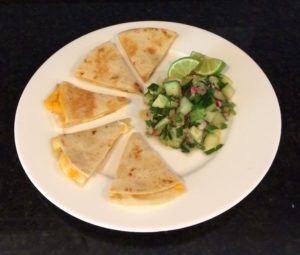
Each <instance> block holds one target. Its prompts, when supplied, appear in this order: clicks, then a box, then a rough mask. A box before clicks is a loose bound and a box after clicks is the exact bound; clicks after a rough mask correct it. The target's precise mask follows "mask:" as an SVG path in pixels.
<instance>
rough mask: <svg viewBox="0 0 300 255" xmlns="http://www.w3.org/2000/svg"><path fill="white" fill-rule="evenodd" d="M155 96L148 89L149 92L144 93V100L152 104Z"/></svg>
mask: <svg viewBox="0 0 300 255" xmlns="http://www.w3.org/2000/svg"><path fill="white" fill-rule="evenodd" d="M153 98H154V96H153V95H152V94H151V93H150V92H149V91H147V93H146V94H145V95H144V100H145V103H146V104H150V103H151V102H152V100H153Z"/></svg>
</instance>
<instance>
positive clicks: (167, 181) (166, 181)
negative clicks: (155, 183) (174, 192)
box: [162, 179, 173, 183]
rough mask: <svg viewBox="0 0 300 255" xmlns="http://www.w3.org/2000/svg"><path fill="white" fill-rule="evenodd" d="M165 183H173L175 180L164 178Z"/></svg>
mask: <svg viewBox="0 0 300 255" xmlns="http://www.w3.org/2000/svg"><path fill="white" fill-rule="evenodd" d="M162 182H163V183H173V180H168V179H162Z"/></svg>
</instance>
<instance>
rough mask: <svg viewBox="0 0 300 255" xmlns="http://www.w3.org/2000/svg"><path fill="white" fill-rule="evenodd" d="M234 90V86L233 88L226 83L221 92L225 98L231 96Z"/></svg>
mask: <svg viewBox="0 0 300 255" xmlns="http://www.w3.org/2000/svg"><path fill="white" fill-rule="evenodd" d="M234 92H235V91H234V88H233V87H232V86H231V85H230V84H227V85H226V86H225V87H224V88H223V89H222V93H223V94H224V96H225V97H226V98H227V99H230V98H232V96H233V94H234Z"/></svg>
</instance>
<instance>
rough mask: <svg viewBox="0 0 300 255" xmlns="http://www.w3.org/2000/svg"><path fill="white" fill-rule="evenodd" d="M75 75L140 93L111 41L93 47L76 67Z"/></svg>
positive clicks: (110, 86)
mask: <svg viewBox="0 0 300 255" xmlns="http://www.w3.org/2000/svg"><path fill="white" fill-rule="evenodd" d="M75 77H77V78H80V79H83V80H87V81H90V82H92V83H94V84H95V85H99V86H104V87H108V88H113V89H118V90H122V91H126V92H131V93H138V94H140V93H141V88H140V86H139V84H138V83H137V82H136V80H135V78H134V76H133V74H132V73H131V72H130V70H129V69H128V67H127V65H126V64H125V61H124V60H123V59H122V57H121V55H120V53H119V52H118V50H117V48H116V47H115V45H114V44H113V43H112V42H111V41H108V42H105V43H103V44H101V45H100V46H98V47H97V48H95V49H93V50H92V51H91V52H90V53H89V54H88V55H87V57H86V58H85V59H84V60H83V62H82V63H81V64H80V65H79V67H78V68H77V70H76V73H75Z"/></svg>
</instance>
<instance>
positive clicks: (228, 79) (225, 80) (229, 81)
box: [220, 74, 232, 85]
mask: <svg viewBox="0 0 300 255" xmlns="http://www.w3.org/2000/svg"><path fill="white" fill-rule="evenodd" d="M220 78H221V80H222V82H223V83H225V84H228V85H232V80H231V79H230V78H229V77H228V76H226V75H225V74H220Z"/></svg>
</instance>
